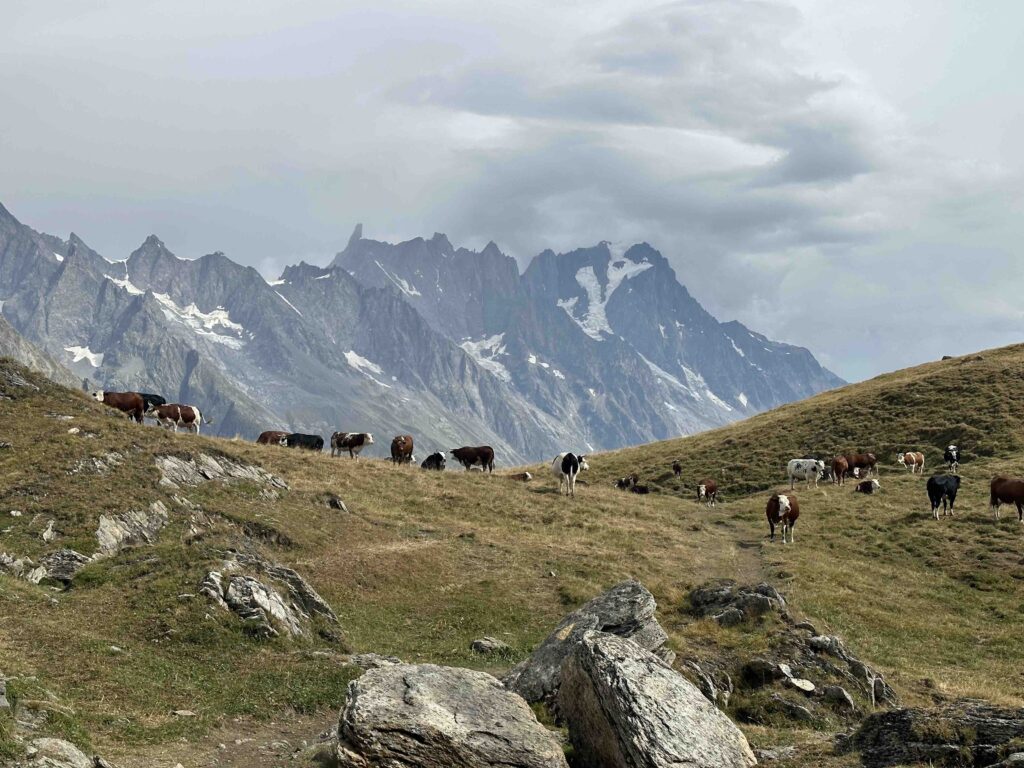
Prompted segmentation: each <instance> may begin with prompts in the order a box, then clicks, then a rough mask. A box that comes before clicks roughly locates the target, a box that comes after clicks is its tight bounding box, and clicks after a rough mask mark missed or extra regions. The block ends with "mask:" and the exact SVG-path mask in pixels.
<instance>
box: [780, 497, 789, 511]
mask: <svg viewBox="0 0 1024 768" xmlns="http://www.w3.org/2000/svg"><path fill="white" fill-rule="evenodd" d="M790 509H791V507H790V506H789V496H779V514H780V515H787V514H789V510H790Z"/></svg>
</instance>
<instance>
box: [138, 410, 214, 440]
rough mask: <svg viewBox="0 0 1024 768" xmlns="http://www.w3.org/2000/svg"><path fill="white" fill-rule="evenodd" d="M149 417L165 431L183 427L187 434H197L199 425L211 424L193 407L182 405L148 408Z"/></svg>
mask: <svg viewBox="0 0 1024 768" xmlns="http://www.w3.org/2000/svg"><path fill="white" fill-rule="evenodd" d="M148 413H149V415H150V416H152V417H153V418H154V419H156V423H157V424H159V425H160V426H161V427H164V428H166V429H173V430H174V431H175V432H177V431H178V427H184V428H185V429H187V430H188V431H189V432H195V433H196V434H197V435H198V434H199V426H200V425H201V424H212V423H213V422H211V421H209V420H208V419H206V418H205V417H204V416H203V414H202V413H200V412H199V409H198V408H196V407H195V406H194V405H183V404H182V403H168V404H167V405H157V406H154V407H153V408H150V409H149V411H148Z"/></svg>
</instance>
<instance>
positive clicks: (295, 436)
mask: <svg viewBox="0 0 1024 768" xmlns="http://www.w3.org/2000/svg"><path fill="white" fill-rule="evenodd" d="M92 397H93V398H94V399H95V400H97V401H99V402H101V403H103V404H105V405H108V406H110V407H111V408H115V409H117V410H119V411H121V412H122V413H124V414H125V415H126V416H127V417H128V418H129V419H134V420H135V421H136V422H138V423H140V424H141V423H142V422H143V419H144V417H145V416H149V417H151V418H153V419H155V420H156V422H157V424H159V425H160V426H162V427H165V428H167V429H173V430H174V431H175V432H177V431H178V428H179V427H182V428H184V429H186V430H189V431H192V432H195V433H196V434H198V433H199V428H200V426H201V425H202V424H211V423H212V422H211V421H210V420H208V419H207V418H205V417H204V416H203V414H202V413H201V412H200V411H199V409H198V408H197V407H196V406H194V405H185V404H182V403H168V402H167V401H166V400H165V399H164V398H163V397H160V396H159V395H154V394H149V393H146V392H106V391H104V390H97V391H95V392H93V393H92ZM256 442H257V443H260V444H263V445H280V446H283V447H287V448H298V449H303V450H309V451H317V452H320V451H322V450H323V449H324V439H323V438H322V437H321V436H320V435H308V434H303V433H301V432H284V431H280V430H268V431H266V432H263V433H261V434H260V436H259V437H258V438H257V439H256ZM373 444H374V441H373V435H372V434H370V433H369V432H335V433H334V434H333V435H331V456H343V455H344V454H345V452H348V455H349V458H352V459H355V458H358V456H359V454H360V452H361V451H362V450H363V449H364V448H365V447H366V446H368V445H373ZM413 447H414V442H413V437H412V435H396V436H395V437H394V439H393V440H392V441H391V460H392V461H393V462H394V463H396V464H410V463H412V462H413V461H415V459H416V456H415V455H414V454H413ZM449 453H450V454H451V455H452V458H454V459H455V460H456V461H458V462H459V464H461V465H462V466H463V467H464V468H465V469H466V470H467V471H469V470H476V471H479V472H491V473H492V472H494V449H493V448H492V447H491V446H489V445H480V446H463V447H462V448H453V449H452V450H450V451H449ZM943 460H944V461H945V462H946V468H947V470H948V473H946V474H936V475H933V476H932V477H930V478H928V482H927V483H926V485H925V488H926V490H927V492H928V500H929V502H930V503H931V509H932V516H933V517H934V518H935V519H936V520H938V519H939V507H940V506H941V507H942V511H943V514H944V515H952V514H953V505H954V503H955V502H956V497H957V493H958V492H959V490H960V484H961V479H960V475H959V474H957V473H958V472H959V469H960V449H959V448H958V447H957V446H956V445H949V446H947V448H946V450H945V453H944V454H943ZM896 463H897V464H898V465H899V466H901V467H904V468H906V469H908V470H910V473H911V474H920V475H923V474H924V464H925V457H924V454H923V453H921V452H919V451H906V452H900V453H898V454H897V456H896ZM445 465H446V459H445V455H444V453H442V452H440V451H436V452H434V453H431V454H430V455H429V456H427V458H426V459H424V460H423V462H422V463H421V464H420V467H422V468H423V469H426V470H434V471H441V470H444V468H445ZM589 468H590V467H589V465H588V464H587V457H586V456H584V455H581V454H577V453H568V452H567V453H560V454H559V455H558V456H556V457H555V458H554V459H553V460H552V462H551V471H552V474H553V475H554V476H555V477H556V478H557V479H558V492H559V493H560V494H561V493H563V492H564V493H565V495H566V496H573V497H574V496H575V495H576V482H577V478H578V476H579V473H580V472H581V471H583V470H587V469H589ZM672 473H673V475H674V476H675V477H676V478H679V477H680V476H681V475H682V465H681V464H680V463H679V462H678V461H674V462H673V463H672ZM786 474H787V477H788V478H789V489H790V491H792V490H793V489H794V488H795V487H796V481H797V480H803V481H804V482H805V483H806V484H807V487H810V486H811V484H812V483H813V484H814V486H815V487H817V486H818V483H819V481H821V480H830V481H831V482H832V483H833V484H836V485H845V484H846V479H847V478H848V477H852V478H854V479H855V480H857V481H858V482H857V485H856V487H855V488H854V491H855V492H859V493H867V494H871V493H874V492H875V491H877V490H879V489H880V488H881V484H880V483H879V481H878V458H877V457H876V456H875V454H873V453H848V454H842V455H839V456H836V457H834V458H833V459H832V460H831V462H829V463H828V464H826V463H825V461H823V460H822V459H819V458H816V457H814V456H804V457H803V458H800V459H792V460H790V461H789V463H788V464H787V465H786ZM872 474H874V475H875V477H871V475H872ZM509 477H510V478H511V479H513V480H520V481H529V480H532V479H533V475H532V474H530V473H529V472H519V473H516V474H513V475H509ZM861 478H864V479H863V480H861ZM581 482H582V481H581ZM614 485H615V487H616V488H619V489H620V490H624V491H629V492H631V493H638V494H647V493H650V490H651V489H650V487H649V486H647V485H643V484H641V483H640V482H639V477H638V476H637V475H636V473H633V474H630V475H627V476H626V477H622V478H619V479H618V480H615V481H614ZM989 491H990V494H989V503H990V505H991V507H992V509H993V510H994V512H995V515H996V518H997V519H998V518H999V507H1000V505H1002V504H1013V505H1014V506H1015V507H1016V509H1017V518H1018V520H1019V521H1020V522H1021V523H1024V479H1017V478H1008V477H1002V476H999V477H995V478H993V479H992V482H991V484H990V488H989ZM697 501H698V503H704V504H706V505H707V506H709V507H714V506H716V505H717V502H718V483H717V482H715V480H714V479H712V478H710V477H708V478H705V479H703V480H701V481H700V482H699V483H698V484H697ZM765 515H766V517H767V518H768V527H769V531H770V534H771V539H772V541H774V540H775V529H776V527H777V526H778V527H781V529H782V543H783V544H785V543H787V537H788V541H789V543H792V542H793V529H794V527H795V525H796V521H797V518H799V517H800V504H799V502H798V501H797V498H796V496H794V495H793V494H792V493H788V494H783V493H773V494H772V495H771V497H769V499H768V504H767V507H766V508H765Z"/></svg>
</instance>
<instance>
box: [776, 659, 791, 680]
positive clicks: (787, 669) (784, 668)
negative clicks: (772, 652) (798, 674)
mask: <svg viewBox="0 0 1024 768" xmlns="http://www.w3.org/2000/svg"><path fill="white" fill-rule="evenodd" d="M779 672H781V673H782V676H783V677H792V676H793V668H792V667H791V666H789V664H786V663H785V662H782V663H780V664H779Z"/></svg>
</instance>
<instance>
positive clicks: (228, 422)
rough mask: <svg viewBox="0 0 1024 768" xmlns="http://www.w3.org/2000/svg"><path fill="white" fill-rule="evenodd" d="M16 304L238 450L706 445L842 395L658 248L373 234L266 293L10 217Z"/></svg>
mask: <svg viewBox="0 0 1024 768" xmlns="http://www.w3.org/2000/svg"><path fill="white" fill-rule="evenodd" d="M0 301H3V304H2V312H3V317H4V318H5V319H6V320H8V321H9V322H10V324H11V325H12V326H13V328H14V329H16V330H17V332H18V334H20V335H21V336H23V337H24V338H25V339H27V340H28V341H30V342H32V343H34V344H36V345H37V346H38V347H40V348H41V350H42V351H43V352H44V353H46V354H48V355H49V356H50V357H52V358H53V359H54V360H56V361H57V362H59V363H61V364H63V365H64V366H66V367H67V368H69V369H70V370H71V371H72V373H73V375H74V377H75V378H76V379H77V380H79V381H80V380H81V379H85V378H88V379H89V380H90V381H91V382H93V383H94V384H95V385H96V386H102V387H104V388H107V389H120V388H125V389H129V388H130V389H138V390H142V391H152V392H160V393H162V394H164V396H165V397H167V398H168V399H170V400H177V401H182V402H193V403H196V404H200V405H202V407H203V411H204V413H207V414H209V415H210V416H211V417H212V418H214V422H215V424H214V431H216V432H217V433H219V434H222V435H235V434H239V435H242V436H244V437H254V436H255V435H256V434H257V433H258V432H260V431H262V430H264V429H271V428H282V429H288V430H296V431H303V432H317V433H320V434H325V435H328V434H329V433H330V432H332V431H334V430H337V429H343V430H357V431H362V430H366V431H374V432H378V433H381V434H384V435H388V434H396V433H404V432H410V433H412V434H414V435H416V436H417V438H418V447H419V448H420V451H424V450H435V449H440V450H444V449H448V448H452V447H455V446H457V445H462V444H479V443H490V444H492V445H493V446H494V447H495V449H496V450H497V451H498V453H499V456H500V459H501V461H502V462H503V463H514V462H520V461H524V460H528V459H529V460H533V459H540V458H544V457H546V456H549V455H551V454H552V453H555V452H557V451H560V450H564V449H565V448H567V447H571V448H575V449H577V450H594V449H598V448H613V447H618V446H621V445H625V444H629V443H638V442H643V441H647V440H651V439H657V438H664V437H669V436H674V435H678V434H680V433H686V432H692V431H696V430H699V429H704V428H707V427H709V426H715V425H718V424H722V423H726V422H728V421H730V420H733V419H736V418H739V417H741V416H744V415H747V414H750V413H754V412H756V411H758V410H761V409H764V408H770V407H773V406H775V405H778V404H780V403H782V402H786V401H788V400H792V399H796V398H799V397H804V396H807V395H810V394H814V393H815V392H818V391H820V390H822V389H825V388H828V387H830V386H834V385H836V384H838V383H840V381H839V380H838V379H837V378H836V377H835V376H833V375H832V374H830V373H829V372H828V371H826V370H824V369H823V368H821V367H820V366H819V365H818V364H817V362H816V361H815V360H814V358H813V357H812V356H811V355H810V353H809V352H807V351H806V350H803V349H799V348H796V347H790V346H788V345H784V344H779V343H776V342H771V341H769V340H767V339H765V338H764V337H762V336H759V335H757V334H754V333H752V332H750V331H747V330H746V329H745V328H743V326H741V325H739V324H738V323H728V324H724V325H723V324H720V323H718V322H717V321H716V320H715V319H714V318H713V317H711V316H710V315H709V314H708V313H707V312H705V311H704V310H703V309H702V308H701V307H700V305H699V304H698V303H697V302H696V301H695V300H694V299H693V298H692V297H691V296H690V295H689V294H688V293H687V291H686V289H685V288H684V287H683V286H682V285H680V284H679V283H678V281H677V280H676V277H675V274H674V273H673V271H672V269H671V267H669V265H668V262H667V261H666V260H665V259H664V258H663V257H662V256H661V255H660V254H659V253H658V252H657V251H655V250H654V249H653V248H651V247H650V246H647V245H645V244H641V245H637V246H633V247H632V248H630V249H629V250H627V251H625V252H623V253H618V252H615V251H614V249H612V248H611V247H610V246H609V245H608V244H607V243H602V244H599V245H598V246H595V247H593V248H587V249H581V250H578V251H574V252H572V253H569V254H563V255H556V254H554V253H552V252H545V253H543V254H541V255H540V256H538V257H537V258H536V259H535V260H534V262H533V263H532V264H531V265H530V267H529V269H527V271H526V273H525V274H523V275H520V274H519V270H518V267H517V265H516V262H515V261H514V260H513V259H512V258H511V257H509V256H506V255H504V254H502V253H501V251H500V250H499V249H498V247H497V246H495V245H494V244H493V243H491V244H489V245H488V246H487V247H486V248H484V249H483V251H481V252H479V253H477V252H473V251H469V250H467V249H464V248H455V247H453V246H452V244H451V243H450V242H449V241H448V238H447V237H445V236H444V235H440V234H437V235H434V236H433V237H432V238H430V239H429V240H424V239H422V238H417V239H415V240H410V241H408V242H405V243H400V244H397V245H392V244H388V243H383V242H378V241H374V240H369V239H365V238H363V237H362V232H361V228H357V231H356V232H355V233H354V234H353V237H352V238H351V239H350V241H349V243H348V246H347V247H346V248H345V250H344V251H342V252H341V253H339V254H338V256H337V258H336V259H335V260H334V262H333V263H332V264H331V265H330V266H329V267H328V268H320V267H314V266H310V265H308V264H299V265H296V266H293V267H289V268H288V269H287V270H285V272H284V274H283V275H282V276H281V277H280V278H279V279H278V280H274V281H270V282H268V281H266V280H264V278H263V277H262V276H260V274H259V273H258V272H256V270H254V269H252V268H251V267H243V266H241V265H239V264H236V263H235V262H233V261H231V260H230V259H228V258H227V257H226V256H224V254H222V253H213V254H210V255H208V256H204V257H202V258H200V259H196V260H184V259H179V258H178V257H176V256H175V255H174V254H173V253H171V251H170V250H168V249H167V247H166V246H165V245H164V244H163V243H162V242H161V241H160V240H159V239H158V238H157V237H155V236H150V237H149V238H147V239H146V241H145V242H144V243H143V244H142V245H141V246H140V247H139V248H138V249H136V250H135V251H134V252H133V253H131V254H130V255H129V256H128V258H126V259H124V260H121V261H109V260H108V259H106V258H104V257H103V256H101V255H100V254H98V253H96V252H95V251H94V250H92V249H91V248H89V246H88V245H87V244H86V243H85V242H84V241H82V240H81V239H80V238H79V237H77V236H76V235H74V234H72V235H71V236H70V237H69V239H68V240H62V239H60V238H57V237H54V236H52V235H45V234H41V233H38V232H35V231H34V230H32V229H31V228H29V227H27V226H25V225H23V224H21V223H20V222H18V221H17V220H16V219H15V218H14V217H13V216H12V215H11V214H10V213H8V212H7V211H6V209H4V208H2V206H0ZM380 444H381V446H383V447H382V448H379V449H378V452H386V450H387V441H384V440H382V441H380Z"/></svg>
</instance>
